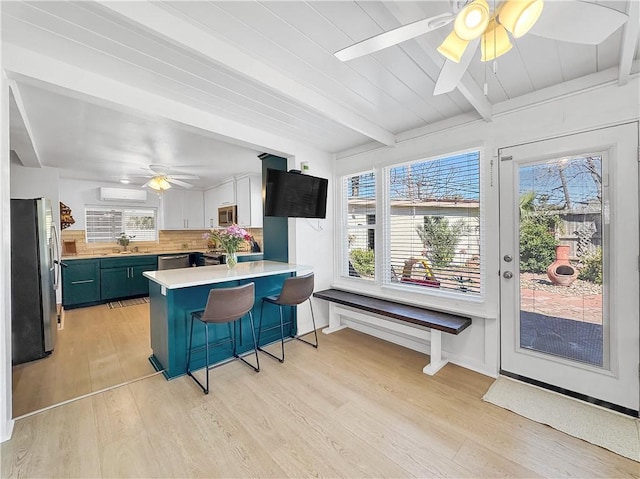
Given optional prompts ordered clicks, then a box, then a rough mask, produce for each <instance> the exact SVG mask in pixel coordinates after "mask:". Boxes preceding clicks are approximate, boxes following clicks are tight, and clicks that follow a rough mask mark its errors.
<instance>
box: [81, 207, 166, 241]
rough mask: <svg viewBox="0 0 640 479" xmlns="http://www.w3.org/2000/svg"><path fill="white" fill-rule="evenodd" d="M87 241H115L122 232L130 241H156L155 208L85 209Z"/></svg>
mask: <svg viewBox="0 0 640 479" xmlns="http://www.w3.org/2000/svg"><path fill="white" fill-rule="evenodd" d="M85 230H86V237H87V243H115V242H116V241H117V239H118V238H119V237H120V235H121V234H122V233H124V234H126V235H128V236H132V237H133V238H132V239H131V241H156V240H157V239H158V230H157V229H156V210H155V209H154V208H104V207H88V208H86V209H85Z"/></svg>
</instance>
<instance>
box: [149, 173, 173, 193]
mask: <svg viewBox="0 0 640 479" xmlns="http://www.w3.org/2000/svg"><path fill="white" fill-rule="evenodd" d="M148 186H149V188H151V189H153V190H156V191H164V190H168V189H169V188H171V185H170V184H169V182H168V181H167V180H166V179H165V178H164V177H162V176H156V177H154V178H151V180H150V181H149V185H148Z"/></svg>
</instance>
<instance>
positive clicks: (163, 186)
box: [133, 165, 200, 192]
mask: <svg viewBox="0 0 640 479" xmlns="http://www.w3.org/2000/svg"><path fill="white" fill-rule="evenodd" d="M148 170H149V174H147V175H133V176H138V177H141V178H149V181H147V182H146V183H145V184H144V185H142V187H143V188H145V187H149V188H151V189H153V190H156V191H158V192H162V191H164V190H168V189H169V188H171V185H177V186H180V187H182V188H193V185H192V184H190V183H187V182H186V181H182V180H198V179H200V177H199V176H197V175H189V174H186V173H182V172H179V171H176V172H174V173H172V167H171V166H169V165H149V167H148Z"/></svg>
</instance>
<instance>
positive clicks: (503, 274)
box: [502, 271, 513, 279]
mask: <svg viewBox="0 0 640 479" xmlns="http://www.w3.org/2000/svg"><path fill="white" fill-rule="evenodd" d="M502 276H503V277H504V278H506V279H511V278H513V273H512V272H511V271H505V272H504V273H502Z"/></svg>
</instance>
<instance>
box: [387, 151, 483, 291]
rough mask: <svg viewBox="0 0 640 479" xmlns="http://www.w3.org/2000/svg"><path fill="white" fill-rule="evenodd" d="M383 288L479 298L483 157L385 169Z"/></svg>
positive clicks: (466, 155)
mask: <svg viewBox="0 0 640 479" xmlns="http://www.w3.org/2000/svg"><path fill="white" fill-rule="evenodd" d="M386 173H387V178H386V180H387V185H388V205H389V206H388V211H386V214H387V215H388V216H387V222H386V228H387V238H388V243H389V244H388V245H387V252H388V254H387V255H386V256H387V258H388V262H389V263H390V264H387V265H386V267H385V271H388V272H389V274H385V278H384V282H386V283H393V284H396V285H403V286H406V287H408V288H413V289H416V288H423V289H425V290H426V288H429V289H432V288H433V289H440V290H455V291H458V292H464V293H467V294H479V293H480V278H481V276H480V252H481V232H480V152H478V151H474V152H469V153H464V154H458V155H454V156H449V157H444V158H437V159H430V160H420V161H416V162H411V163H406V164H403V165H397V166H393V167H390V168H387V170H386Z"/></svg>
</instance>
